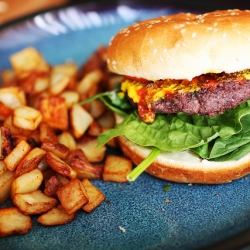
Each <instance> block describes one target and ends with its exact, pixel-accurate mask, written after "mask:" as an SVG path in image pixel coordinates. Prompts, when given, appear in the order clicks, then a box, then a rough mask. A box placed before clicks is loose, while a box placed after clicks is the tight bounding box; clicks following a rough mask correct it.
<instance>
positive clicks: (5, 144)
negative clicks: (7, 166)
mask: <svg viewBox="0 0 250 250" xmlns="http://www.w3.org/2000/svg"><path fill="white" fill-rule="evenodd" d="M13 148H14V143H13V139H12V136H11V131H10V128H8V127H4V126H2V127H0V159H4V158H5V157H6V156H7V155H8V154H9V153H10V152H11V151H12V149H13Z"/></svg>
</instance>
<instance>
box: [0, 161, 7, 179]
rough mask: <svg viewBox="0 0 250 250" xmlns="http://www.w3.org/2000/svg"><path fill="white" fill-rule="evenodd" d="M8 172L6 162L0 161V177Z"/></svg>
mask: <svg viewBox="0 0 250 250" xmlns="http://www.w3.org/2000/svg"><path fill="white" fill-rule="evenodd" d="M6 170H7V167H6V165H5V163H4V161H1V160H0V175H1V174H3V173H4V172H5V171H6Z"/></svg>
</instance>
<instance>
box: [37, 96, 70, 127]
mask: <svg viewBox="0 0 250 250" xmlns="http://www.w3.org/2000/svg"><path fill="white" fill-rule="evenodd" d="M38 109H39V110H40V112H41V114H42V117H43V121H44V122H47V123H48V124H49V125H50V126H51V127H52V128H54V129H59V130H68V127H69V121H68V109H67V105H66V101H65V99H64V98H62V97H60V96H50V97H44V98H41V99H40V101H39V103H38Z"/></svg>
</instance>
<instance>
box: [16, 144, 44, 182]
mask: <svg viewBox="0 0 250 250" xmlns="http://www.w3.org/2000/svg"><path fill="white" fill-rule="evenodd" d="M45 154H46V151H45V150H43V149H41V148H34V149H32V150H31V151H30V152H29V153H28V154H27V155H26V156H25V157H24V158H23V159H22V160H21V162H20V163H19V164H18V165H17V167H16V171H15V177H18V176H20V175H22V174H24V173H27V172H29V171H31V170H33V169H35V168H37V167H38V165H39V163H40V162H41V160H42V159H43V157H44V156H45Z"/></svg>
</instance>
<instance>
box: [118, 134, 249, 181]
mask: <svg viewBox="0 0 250 250" xmlns="http://www.w3.org/2000/svg"><path fill="white" fill-rule="evenodd" d="M117 140H118V143H119V145H120V147H121V149H122V151H123V153H124V154H125V155H126V156H127V157H129V158H130V159H131V160H132V161H133V163H134V164H135V165H138V164H139V163H140V162H141V161H142V160H144V159H145V158H146V157H147V155H148V154H149V153H150V149H149V148H146V147H141V146H139V145H136V144H134V143H133V142H131V141H129V140H128V139H127V138H126V137H124V136H120V137H118V138H117ZM146 172H148V173H149V174H151V175H153V176H155V177H157V178H161V179H165V180H169V181H174V182H183V183H200V184H221V183H226V182H231V181H232V180H235V179H239V178H240V177H243V176H245V175H247V174H249V173H250V153H249V154H247V155H246V156H245V157H243V158H241V159H240V160H238V161H227V162H211V161H207V160H201V159H199V157H197V156H196V155H194V154H192V153H191V152H187V151H186V152H178V153H167V152H164V153H161V154H160V155H159V156H158V157H157V158H156V160H155V161H154V162H153V163H152V164H151V165H150V166H149V167H148V168H147V170H146Z"/></svg>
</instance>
